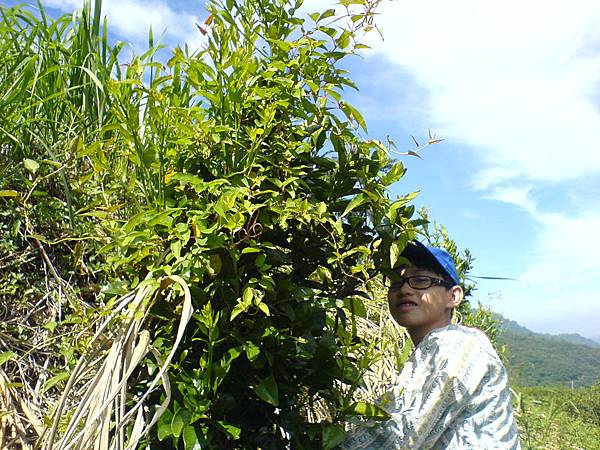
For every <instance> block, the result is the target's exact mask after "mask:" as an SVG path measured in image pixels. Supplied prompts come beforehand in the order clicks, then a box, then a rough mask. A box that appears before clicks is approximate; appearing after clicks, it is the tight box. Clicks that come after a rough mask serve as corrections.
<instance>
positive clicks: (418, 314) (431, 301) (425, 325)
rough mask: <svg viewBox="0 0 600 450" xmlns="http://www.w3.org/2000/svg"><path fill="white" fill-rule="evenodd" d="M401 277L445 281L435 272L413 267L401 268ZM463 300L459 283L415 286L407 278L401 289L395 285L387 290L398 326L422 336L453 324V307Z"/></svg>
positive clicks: (389, 302)
mask: <svg viewBox="0 0 600 450" xmlns="http://www.w3.org/2000/svg"><path fill="white" fill-rule="evenodd" d="M400 276H401V277H402V278H404V279H406V278H408V277H415V276H420V277H431V278H433V279H435V280H442V277H441V276H440V275H437V274H436V273H434V272H431V271H429V270H426V269H420V268H418V267H412V266H404V267H402V268H401V269H400ZM421 281H423V280H421ZM415 285H416V283H415ZM461 301H462V288H461V287H460V286H454V287H451V288H448V287H447V286H438V285H435V284H432V285H431V286H430V287H428V288H427V289H415V288H412V287H410V286H409V284H408V282H406V281H405V282H404V284H403V285H402V286H401V287H400V288H398V287H394V286H392V287H390V289H389V291H388V304H389V307H390V313H391V314H392V317H393V318H394V320H395V321H396V322H398V324H399V325H401V326H403V327H405V328H407V329H408V331H409V332H410V333H411V336H412V335H413V333H414V334H415V335H416V336H421V337H422V336H424V335H425V334H427V333H428V332H429V331H431V330H432V329H434V328H441V327H444V326H446V325H448V324H450V318H451V310H452V308H454V307H456V306H458V305H459V304H460V302H461Z"/></svg>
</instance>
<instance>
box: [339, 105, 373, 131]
mask: <svg viewBox="0 0 600 450" xmlns="http://www.w3.org/2000/svg"><path fill="white" fill-rule="evenodd" d="M340 108H341V110H342V111H343V112H344V114H345V115H346V117H347V118H348V120H355V121H356V123H357V124H358V125H359V126H360V127H361V128H362V129H363V130H364V131H365V133H368V130H367V124H366V123H365V119H364V118H363V116H362V114H361V113H359V112H358V110H357V109H356V108H355V107H354V106H352V105H351V104H349V103H346V102H340Z"/></svg>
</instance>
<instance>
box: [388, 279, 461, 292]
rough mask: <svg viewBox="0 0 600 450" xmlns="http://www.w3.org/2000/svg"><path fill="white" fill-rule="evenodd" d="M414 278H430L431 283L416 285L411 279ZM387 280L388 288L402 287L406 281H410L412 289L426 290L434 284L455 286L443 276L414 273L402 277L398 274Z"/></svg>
mask: <svg viewBox="0 0 600 450" xmlns="http://www.w3.org/2000/svg"><path fill="white" fill-rule="evenodd" d="M414 278H421V279H423V278H427V279H428V280H429V284H428V285H427V286H426V287H415V286H413V285H412V282H411V279H414ZM387 281H388V282H389V285H388V286H387V287H388V289H395V290H398V289H401V288H402V286H404V283H408V285H409V286H410V287H411V288H412V289H416V290H418V291H424V290H426V289H429V288H430V287H432V286H443V287H445V288H448V289H450V288H451V287H453V286H454V283H452V282H450V281H446V280H442V279H441V278H435V277H430V276H428V275H412V276H410V277H401V276H396V277H394V279H391V278H387Z"/></svg>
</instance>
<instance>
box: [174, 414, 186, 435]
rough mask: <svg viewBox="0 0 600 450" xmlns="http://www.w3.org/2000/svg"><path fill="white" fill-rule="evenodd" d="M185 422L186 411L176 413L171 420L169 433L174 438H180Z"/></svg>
mask: <svg viewBox="0 0 600 450" xmlns="http://www.w3.org/2000/svg"><path fill="white" fill-rule="evenodd" d="M186 422H187V411H186V410H179V411H177V412H176V413H175V415H174V416H173V420H171V433H172V434H173V436H175V437H176V438H178V437H179V436H181V432H182V431H183V428H184V427H185V425H186Z"/></svg>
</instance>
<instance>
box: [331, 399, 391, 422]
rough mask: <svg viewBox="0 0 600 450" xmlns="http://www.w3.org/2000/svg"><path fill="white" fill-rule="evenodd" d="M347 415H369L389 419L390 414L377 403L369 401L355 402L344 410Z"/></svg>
mask: <svg viewBox="0 0 600 450" xmlns="http://www.w3.org/2000/svg"><path fill="white" fill-rule="evenodd" d="M343 413H344V414H346V415H354V416H363V417H369V418H371V419H375V420H388V419H389V418H390V415H389V414H388V413H387V412H386V411H384V410H383V409H382V408H380V407H379V406H377V405H373V404H371V403H367V402H354V403H352V404H351V405H350V406H348V407H347V408H346V409H344V411H343Z"/></svg>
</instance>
